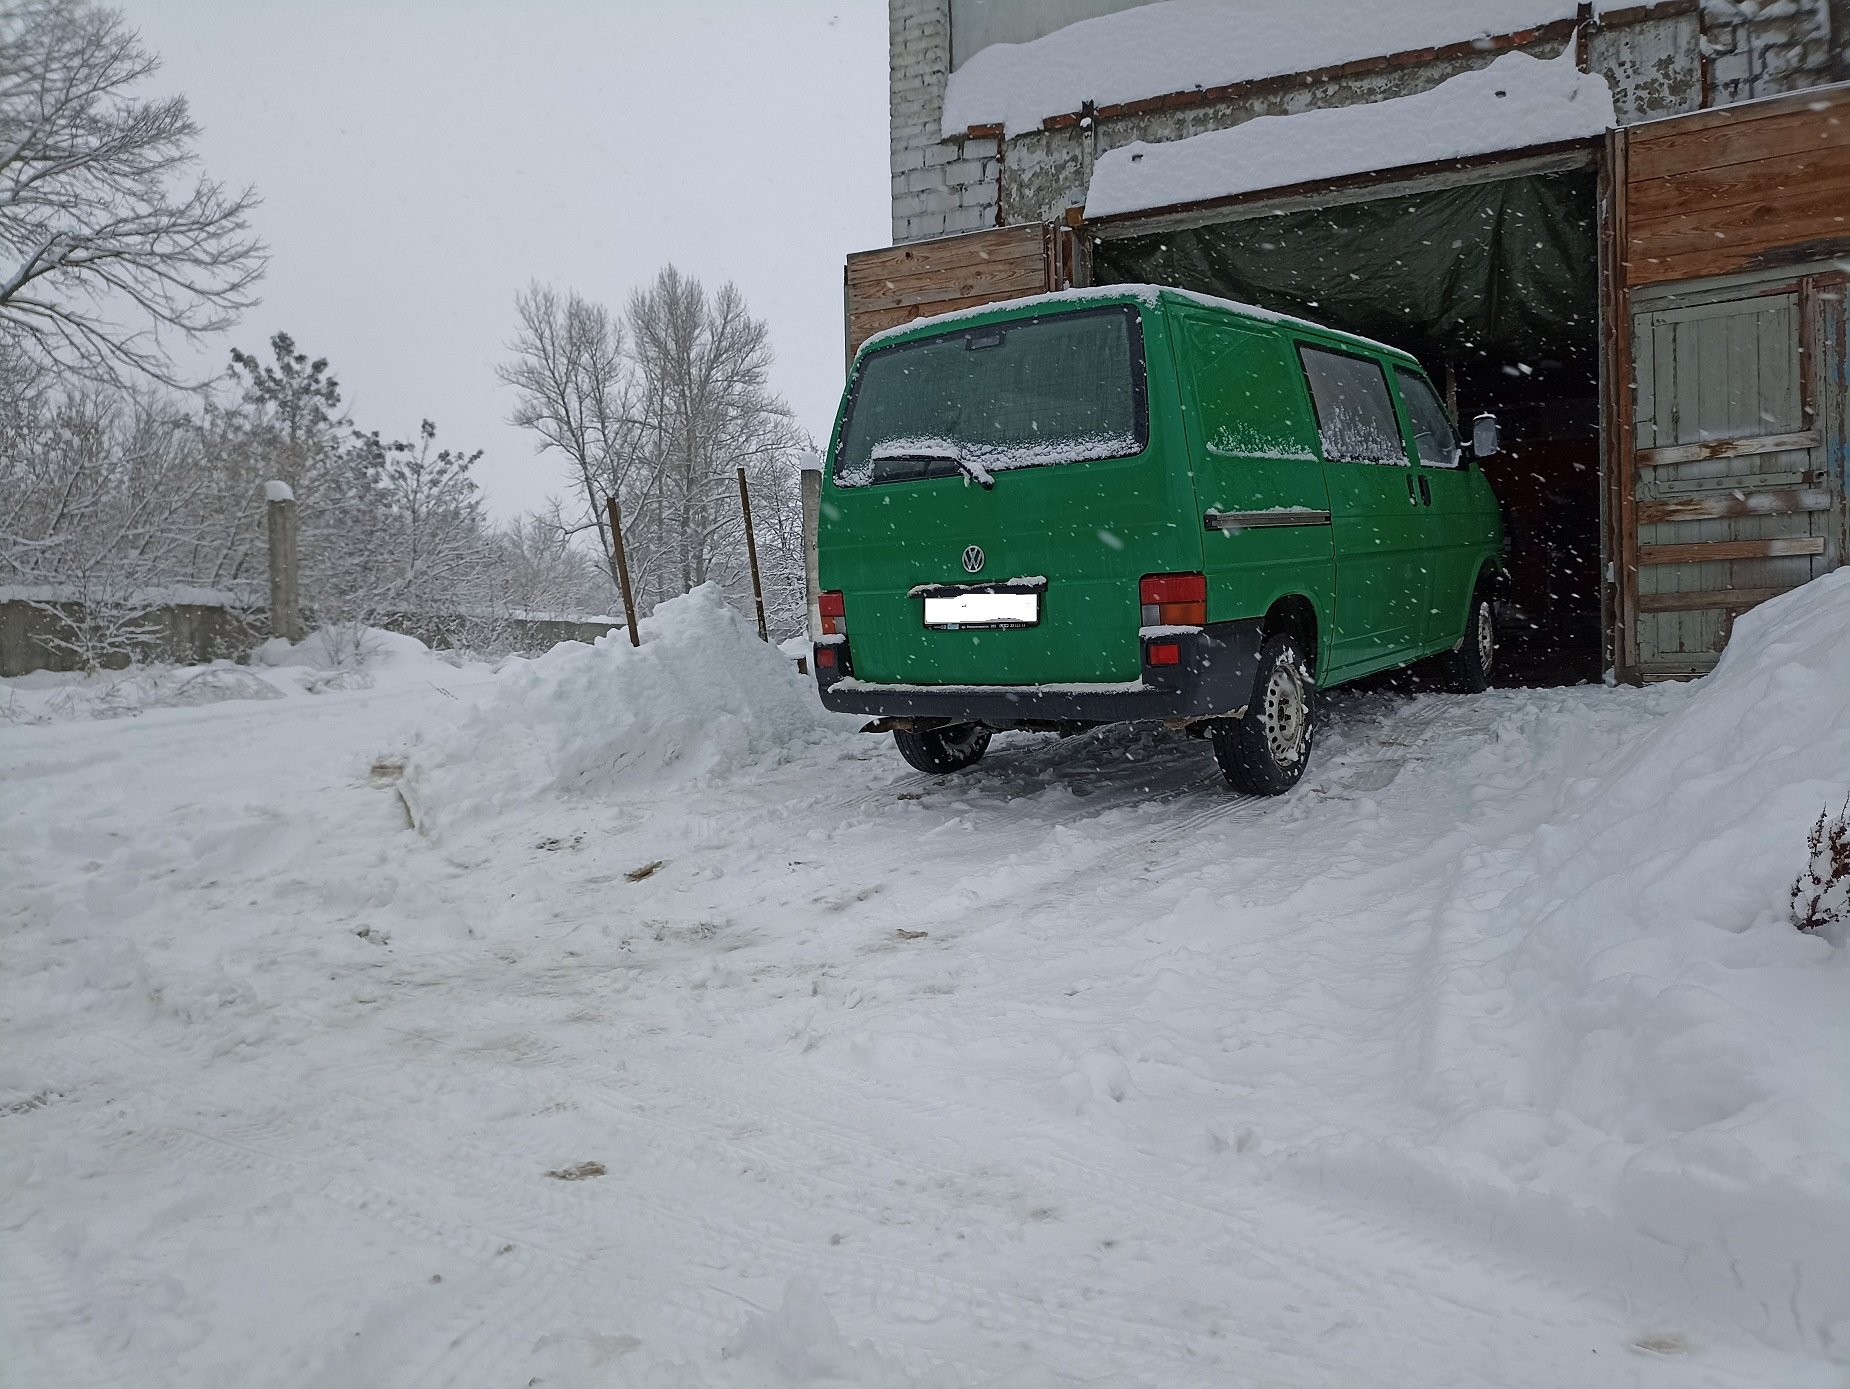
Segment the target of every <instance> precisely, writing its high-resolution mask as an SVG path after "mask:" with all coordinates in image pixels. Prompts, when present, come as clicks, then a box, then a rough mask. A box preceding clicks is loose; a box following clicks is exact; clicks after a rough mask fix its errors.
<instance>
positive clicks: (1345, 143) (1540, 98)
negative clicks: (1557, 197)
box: [1086, 45, 1615, 217]
mask: <svg viewBox="0 0 1850 1389" xmlns="http://www.w3.org/2000/svg"><path fill="white" fill-rule="evenodd" d="M1614 120H1615V117H1614V114H1613V108H1612V89H1611V88H1610V87H1609V86H1607V84H1606V79H1605V78H1604V77H1601V76H1598V75H1596V74H1589V73H1584V72H1581V71H1580V70H1579V69H1578V68H1576V67H1575V66H1574V51H1573V48H1572V46H1571V45H1570V46H1569V48H1568V49H1567V51H1565V52H1564V53H1562V54H1561V56H1560V57H1558V58H1550V59H1542V58H1534V57H1531V56H1530V55H1529V54H1527V53H1505V54H1504V55H1503V56H1502V57H1500V58H1498V59H1497V60H1496V61H1495V62H1493V63H1492V64H1491V65H1490V66H1489V67H1487V68H1482V69H1480V70H1478V71H1476V72H1461V73H1459V74H1458V76H1456V77H1453V78H1449V79H1447V80H1446V81H1444V82H1441V83H1440V84H1439V85H1438V86H1436V87H1434V88H1433V89H1432V90H1430V91H1425V92H1419V93H1417V94H1415V95H1413V96H1402V97H1393V98H1390V99H1389V100H1387V101H1376V102H1370V103H1368V104H1366V105H1361V106H1330V107H1324V108H1322V109H1320V110H1315V111H1302V112H1299V113H1298V114H1297V115H1293V116H1260V117H1258V118H1257V119H1255V120H1250V121H1247V122H1246V123H1245V124H1243V125H1236V126H1233V127H1232V128H1230V129H1227V130H1210V131H1207V132H1205V133H1204V134H1201V135H1193V136H1190V137H1189V138H1187V139H1185V140H1171V141H1168V142H1166V143H1163V144H1154V145H1152V144H1145V143H1143V142H1141V141H1139V142H1137V143H1134V144H1129V145H1124V146H1122V147H1120V148H1118V149H1115V150H1110V151H1108V152H1106V153H1105V154H1102V155H1100V156H1099V160H1098V164H1097V165H1096V166H1095V167H1094V169H1093V173H1092V183H1091V186H1090V188H1089V189H1088V190H1087V193H1086V216H1087V217H1108V216H1111V215H1113V214H1114V213H1120V212H1137V211H1142V210H1145V209H1148V208H1156V207H1172V206H1174V205H1175V204H1177V203H1190V202H1198V201H1200V200H1202V199H1205V198H1224V197H1230V196H1232V195H1233V194H1236V193H1249V192H1253V191H1255V190H1258V189H1262V188H1279V187H1283V186H1285V185H1286V184H1295V183H1306V182H1309V181H1312V180H1315V179H1327V178H1340V177H1342V176H1343V175H1345V174H1359V173H1366V172H1368V171H1369V170H1372V169H1391V168H1396V167H1400V166H1404V165H1408V164H1426V163H1431V162H1432V161H1434V160H1441V159H1459V158H1464V157H1466V156H1469V155H1476V154H1491V153H1494V152H1496V151H1499V150H1511V149H1523V148H1525V147H1528V146H1533V145H1545V144H1550V143H1553V142H1555V141H1558V140H1577V139H1584V138H1587V137H1590V136H1596V135H1600V134H1602V133H1603V132H1604V131H1605V130H1606V128H1607V127H1608V126H1610V125H1612V124H1613V123H1614Z"/></svg>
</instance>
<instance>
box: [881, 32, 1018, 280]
mask: <svg viewBox="0 0 1850 1389" xmlns="http://www.w3.org/2000/svg"><path fill="white" fill-rule="evenodd" d="M887 43H888V47H889V50H890V51H889V58H890V68H889V72H890V77H891V83H892V86H891V92H890V116H889V120H890V123H891V137H892V171H893V242H894V244H895V245H898V244H900V243H902V242H907V241H923V240H925V239H927V238H928V237H933V236H944V235H947V234H949V233H951V232H966V231H975V230H977V229H978V228H980V227H993V226H995V225H996V197H997V190H998V188H999V187H1000V181H999V179H998V177H997V162H998V159H999V157H1000V144H1001V142H1000V141H998V140H971V139H961V138H960V139H955V140H940V139H939V138H938V129H939V124H940V121H941V120H942V118H943V113H944V84H945V82H946V80H947V79H948V78H949V76H950V71H951V5H950V0H887Z"/></svg>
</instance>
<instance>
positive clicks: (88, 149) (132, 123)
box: [0, 0, 265, 385]
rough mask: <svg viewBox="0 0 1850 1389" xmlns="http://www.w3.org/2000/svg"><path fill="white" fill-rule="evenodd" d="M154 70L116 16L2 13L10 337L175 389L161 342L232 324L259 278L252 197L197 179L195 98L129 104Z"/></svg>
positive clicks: (51, 5) (3, 290)
mask: <svg viewBox="0 0 1850 1389" xmlns="http://www.w3.org/2000/svg"><path fill="white" fill-rule="evenodd" d="M155 67H156V61H155V59H154V58H153V57H152V56H151V55H150V54H149V53H148V52H147V51H146V50H145V49H144V48H142V46H141V44H140V42H139V40H138V39H137V37H136V35H135V34H134V32H133V31H132V30H130V29H128V28H127V27H126V26H125V25H124V24H123V22H122V17H121V16H120V15H119V14H118V13H117V12H115V11H114V10H110V9H105V8H102V7H100V6H97V5H93V4H89V3H86V0H9V2H8V3H6V4H4V5H0V340H3V341H5V342H7V343H8V344H9V345H10V347H11V349H12V350H13V351H15V352H17V353H21V354H25V355H28V356H31V357H33V358H36V359H37V360H39V361H41V362H44V363H48V364H52V365H55V366H56V367H58V368H59V369H60V370H62V371H64V372H67V373H73V374H76V375H80V376H82V377H84V378H86V379H89V380H93V381H94V380H105V379H111V378H117V377H120V376H123V375H125V374H126V375H128V376H135V375H146V376H150V377H153V378H154V379H156V380H158V381H161V382H164V383H166V384H169V385H175V384H179V383H178V382H177V381H176V380H175V377H174V374H173V372H172V369H171V367H170V365H169V362H168V358H167V355H166V352H165V350H164V348H163V345H162V342H161V335H162V333H163V332H168V333H174V334H178V335H179V336H181V337H183V338H187V339H195V338H197V337H199V336H200V335H202V334H206V333H212V332H217V331H219V330H221V329H224V328H226V327H229V326H230V325H231V324H232V323H233V322H234V321H236V319H237V316H238V315H239V313H241V312H242V311H243V310H244V309H246V308H248V307H250V305H251V304H253V303H254V302H255V299H254V298H253V296H252V294H251V289H252V286H253V285H254V284H255V282H256V280H257V279H258V277H259V276H260V275H261V274H262V273H263V268H264V259H265V253H264V248H263V246H262V244H261V243H260V242H259V241H258V240H257V239H256V238H255V237H254V236H252V235H251V233H250V225H249V213H250V212H251V210H252V209H253V208H254V207H255V206H256V204H257V198H256V195H255V193H254V192H253V191H252V190H250V189H245V190H244V191H242V192H240V193H237V194H231V193H228V192H226V190H225V189H224V188H223V187H222V186H221V185H219V184H216V183H213V182H211V181H209V180H206V179H203V178H201V179H198V180H197V181H195V182H192V183H191V184H190V186H189V184H188V182H187V177H188V174H189V170H190V167H191V166H192V165H193V164H194V163H195V162H196V158H195V156H194V154H193V152H192V146H193V142H194V140H195V138H196V137H197V136H198V134H199V128H198V127H197V126H196V125H195V124H194V123H193V121H192V118H191V117H190V116H189V115H188V113H187V106H186V99H185V98H184V97H178V96H176V97H169V98H167V99H166V100H162V101H146V100H142V99H140V98H138V97H135V96H133V95H131V94H130V89H131V88H133V87H135V86H136V84H138V83H139V82H140V81H141V80H142V79H144V78H146V77H147V76H148V75H149V74H151V73H152V72H153V71H154V70H155Z"/></svg>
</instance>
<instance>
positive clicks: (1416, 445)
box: [1394, 367, 1459, 468]
mask: <svg viewBox="0 0 1850 1389" xmlns="http://www.w3.org/2000/svg"><path fill="white" fill-rule="evenodd" d="M1394 374H1395V375H1396V376H1398V377H1399V378H1400V398H1401V399H1402V400H1404V401H1406V402H1407V419H1408V420H1409V421H1411V422H1412V425H1413V451H1414V452H1415V453H1417V454H1419V456H1420V462H1421V463H1422V464H1424V465H1425V466H1426V467H1428V468H1456V467H1457V466H1458V462H1459V458H1458V432H1457V431H1456V430H1454V429H1453V428H1452V419H1451V416H1449V415H1447V414H1446V413H1445V407H1444V406H1443V405H1441V404H1440V403H1439V396H1438V393H1437V392H1436V391H1434V390H1433V388H1432V386H1431V385H1430V384H1428V382H1427V380H1426V378H1425V377H1424V376H1421V375H1420V374H1419V373H1418V372H1413V371H1408V370H1407V369H1406V368H1405V367H1396V368H1395V369H1394Z"/></svg>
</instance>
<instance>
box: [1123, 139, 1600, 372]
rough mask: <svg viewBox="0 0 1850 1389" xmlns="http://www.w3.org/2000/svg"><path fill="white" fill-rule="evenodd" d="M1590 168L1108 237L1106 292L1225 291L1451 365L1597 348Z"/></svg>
mask: <svg viewBox="0 0 1850 1389" xmlns="http://www.w3.org/2000/svg"><path fill="white" fill-rule="evenodd" d="M1595 189H1596V184H1595V176H1594V174H1593V173H1592V171H1590V170H1575V171H1573V172H1570V173H1557V174H1535V175H1530V176H1527V177H1523V178H1513V179H1503V180H1499V181H1497V182H1494V183H1478V184H1469V185H1466V186H1464V187H1459V188H1445V189H1439V190H1437V191H1434V192H1429V193H1416V194H1412V195H1410V196H1405V197H1397V198H1381V199H1378V200H1375V201H1372V202H1365V203H1350V204H1347V205H1344V206H1341V207H1332V208H1324V209H1311V210H1307V211H1303V212H1292V213H1286V214H1284V215H1282V216H1264V217H1251V218H1246V219H1243V220H1240V221H1235V222H1221V223H1216V224H1214V225H1210V226H1205V227H1194V228H1190V229H1188V230H1186V231H1169V232H1161V233H1156V234H1152V235H1147V236H1134V237H1125V238H1120V239H1110V240H1105V241H1103V242H1101V243H1099V244H1098V245H1096V246H1094V248H1093V279H1094V281H1095V282H1096V283H1098V284H1132V283H1148V284H1162V285H1175V286H1177V287H1179V288H1183V289H1193V290H1198V291H1201V292H1203V293H1207V294H1218V295H1221V296H1223V297H1225V298H1228V299H1238V300H1241V301H1243V302H1245V303H1249V304H1257V305H1260V306H1261V307H1264V308H1269V309H1274V310H1277V311H1279V312H1281V313H1289V314H1295V315H1298V316H1299V317H1302V318H1308V319H1311V320H1314V321H1317V322H1322V323H1329V324H1331V325H1333V326H1336V327H1340V328H1345V329H1347V330H1349V331H1351V332H1356V333H1362V334H1365V335H1367V336H1369V337H1375V338H1380V339H1382V340H1384V341H1387V342H1392V343H1394V344H1396V345H1397V346H1400V347H1404V348H1406V349H1408V350H1409V351H1411V352H1413V353H1414V354H1415V355H1416V356H1419V357H1420V358H1421V359H1422V360H1424V361H1426V362H1428V363H1429V364H1430V365H1431V366H1433V367H1435V368H1436V366H1437V364H1438V362H1439V361H1440V360H1442V359H1445V358H1451V359H1454V360H1465V359H1471V358H1479V359H1481V358H1482V357H1483V356H1489V357H1491V358H1495V359H1499V360H1510V361H1520V360H1522V359H1524V358H1528V357H1534V356H1548V357H1554V358H1560V357H1564V356H1573V355H1578V353H1579V352H1580V351H1586V352H1591V351H1592V348H1593V344H1594V337H1595V333H1596V328H1597V324H1598V306H1599V281H1598V248H1599V240H1598V228H1597V226H1596V224H1595V198H1596V192H1595Z"/></svg>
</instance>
